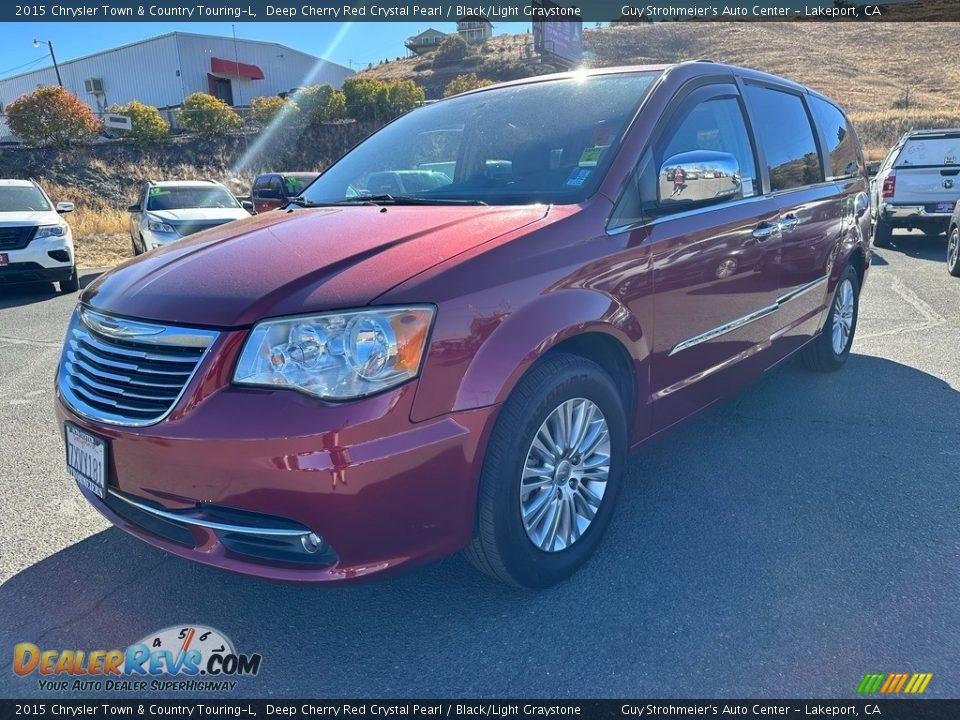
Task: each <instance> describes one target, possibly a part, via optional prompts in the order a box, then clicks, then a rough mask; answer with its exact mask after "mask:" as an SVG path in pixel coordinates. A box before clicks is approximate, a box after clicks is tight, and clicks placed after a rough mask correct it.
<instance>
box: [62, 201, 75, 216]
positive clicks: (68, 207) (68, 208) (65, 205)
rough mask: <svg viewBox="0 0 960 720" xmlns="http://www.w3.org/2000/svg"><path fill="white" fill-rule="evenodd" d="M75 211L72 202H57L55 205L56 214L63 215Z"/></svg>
mask: <svg viewBox="0 0 960 720" xmlns="http://www.w3.org/2000/svg"><path fill="white" fill-rule="evenodd" d="M75 209H76V206H75V205H74V204H73V203H72V202H58V203H57V212H58V213H60V214H61V215H63V214H64V213H72V212H73V211H74V210H75Z"/></svg>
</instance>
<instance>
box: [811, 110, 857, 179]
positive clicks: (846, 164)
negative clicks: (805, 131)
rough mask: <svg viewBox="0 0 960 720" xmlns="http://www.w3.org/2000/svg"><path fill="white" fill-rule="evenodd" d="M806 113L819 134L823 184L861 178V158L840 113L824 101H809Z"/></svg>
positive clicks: (854, 139) (854, 140)
mask: <svg viewBox="0 0 960 720" xmlns="http://www.w3.org/2000/svg"><path fill="white" fill-rule="evenodd" d="M809 102H810V110H811V111H812V112H813V117H814V118H815V119H816V122H817V125H819V126H820V131H821V132H822V133H823V137H824V142H826V147H825V148H824V151H825V154H826V157H825V158H824V160H825V161H826V166H827V167H826V171H827V180H840V179H843V178H849V177H854V176H856V175H858V174H859V175H862V174H863V170H864V169H863V166H862V162H863V160H862V157H861V154H860V151H859V149H858V148H857V141H856V138H855V135H854V133H853V128H852V127H851V125H850V122H849V121H848V120H847V118H846V116H845V115H844V114H843V112H842V111H841V110H840V109H839V108H838V107H836V106H835V105H833V104H832V103H829V102H827V101H826V100H821V99H820V98H817V97H811V98H809Z"/></svg>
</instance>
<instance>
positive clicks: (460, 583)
mask: <svg viewBox="0 0 960 720" xmlns="http://www.w3.org/2000/svg"><path fill="white" fill-rule="evenodd" d="M945 242H946V241H945V238H942V237H941V238H938V239H930V238H925V237H924V236H922V235H920V234H919V233H912V234H909V235H906V234H898V235H897V236H896V237H895V247H893V248H890V249H886V250H881V251H879V252H878V253H877V255H876V256H875V259H874V267H873V269H872V270H871V275H870V276H869V278H868V282H867V285H866V288H865V290H864V295H863V297H862V303H861V316H860V324H859V328H858V332H857V338H856V341H855V344H854V346H853V355H852V356H851V358H850V361H849V363H848V365H847V366H846V368H845V369H844V370H843V371H842V372H840V373H837V374H833V375H828V376H821V375H814V374H809V373H806V372H804V371H803V370H801V369H799V368H798V367H796V366H795V365H792V364H791V365H788V366H786V367H784V368H782V369H780V370H778V371H776V372H775V373H773V374H771V375H770V376H768V377H765V378H763V379H762V380H761V381H759V382H758V383H757V384H755V385H754V386H752V387H751V388H749V389H748V390H747V391H745V392H743V393H741V394H740V395H738V396H737V397H735V398H733V399H731V400H729V401H727V402H725V403H723V404H721V405H719V406H717V407H715V408H714V409H712V410H710V411H708V412H707V413H706V414H704V415H703V416H701V417H700V418H699V419H697V420H695V421H693V422H692V423H689V424H687V425H686V426H685V427H683V428H682V429H681V430H679V431H677V432H675V433H674V434H672V435H671V436H669V437H668V438H666V439H664V440H662V441H660V442H659V443H657V444H656V445H653V446H651V447H650V448H648V449H646V450H644V451H643V452H641V453H639V454H637V455H636V456H634V457H633V459H632V460H631V464H630V468H629V473H628V475H629V477H628V481H629V482H628V483H627V484H626V487H625V490H624V493H623V495H622V496H621V501H620V507H619V509H618V511H617V515H616V517H615V519H614V522H613V525H612V526H611V529H610V532H609V534H608V535H607V537H606V540H605V542H604V544H603V545H602V547H601V549H600V552H599V553H598V555H597V557H596V558H595V559H594V560H593V561H592V562H591V563H590V564H589V565H588V566H587V567H586V568H585V569H584V570H582V571H581V572H580V573H579V574H578V575H576V576H575V577H574V578H573V579H572V580H571V581H568V582H567V583H565V584H563V585H561V586H559V587H557V588H554V589H552V590H549V591H546V592H542V593H531V592H522V591H517V590H513V589H509V588H506V587H502V586H500V585H497V584H495V583H492V582H490V581H488V580H487V578H485V577H484V576H481V575H480V574H478V573H477V572H475V571H474V570H473V569H472V568H471V567H470V566H469V565H468V564H467V563H466V562H465V561H463V560H461V559H459V558H451V559H449V560H446V561H443V562H441V563H438V564H435V565H432V566H429V567H426V568H424V569H421V570H419V571H417V572H415V573H412V574H408V575H404V576H401V577H397V578H391V579H386V580H382V581H378V582H373V583H367V584H362V585H354V586H348V587H298V586H291V585H284V584H277V583H272V582H267V581H261V580H256V579H251V578H245V577H240V576H235V575H231V574H228V573H225V572H222V571H218V570H215V569H210V568H205V567H201V566H198V565H193V564H191V563H189V562H187V561H185V560H181V559H179V558H175V557H170V556H167V555H165V554H164V553H162V552H161V551H159V550H155V549H153V548H151V547H149V546H147V545H145V544H143V543H140V542H139V541H137V540H134V539H132V538H130V537H128V536H126V535H125V534H123V533H122V532H120V531H118V530H115V529H113V528H111V527H110V526H109V525H108V524H107V523H106V521H105V520H103V519H102V517H101V516H100V515H99V514H98V513H97V512H96V511H94V510H93V509H92V508H91V507H89V506H88V504H87V503H86V502H85V501H84V500H83V499H82V498H81V496H80V494H79V492H78V491H77V490H76V488H75V487H74V483H73V481H72V480H71V479H70V478H69V477H68V476H67V475H66V473H65V472H64V469H63V450H62V447H61V444H60V440H59V437H58V434H57V429H56V427H55V425H54V419H53V414H52V410H51V408H52V402H53V375H54V371H55V367H56V362H57V358H58V355H59V350H60V343H61V339H62V336H63V332H64V330H65V327H66V323H67V320H68V316H69V314H70V311H71V309H72V307H73V304H74V302H75V296H68V297H55V296H51V295H49V294H40V293H38V292H37V291H36V289H35V288H34V289H31V288H27V289H23V290H17V291H13V292H12V291H10V290H4V291H2V292H3V295H2V296H0V368H2V373H0V427H2V428H3V436H4V437H3V440H2V442H0V491H2V495H0V510H2V521H0V582H2V584H0V618H2V620H0V696H3V697H21V698H22V697H28V696H40V695H42V694H43V693H41V691H40V690H39V689H38V687H37V681H36V676H33V678H31V679H22V678H19V677H16V676H15V675H14V674H13V673H12V672H11V669H10V668H11V660H12V647H13V645H14V644H16V643H19V642H25V641H29V642H33V643H36V644H38V645H40V646H41V647H43V648H57V649H64V648H82V649H109V648H123V647H126V646H127V645H128V644H130V643H131V642H135V641H137V640H138V639H140V638H141V637H143V636H145V635H147V634H148V633H150V632H152V631H156V630H159V629H161V628H165V627H167V626H170V625H176V624H181V623H203V624H206V625H209V626H212V627H214V628H218V629H220V630H221V631H223V632H224V633H225V634H226V635H228V636H229V637H230V638H232V640H233V641H234V643H235V645H236V646H237V649H238V650H240V651H241V652H247V653H251V652H258V653H261V654H262V656H263V666H262V669H261V672H260V674H259V676H257V677H255V678H246V679H243V680H241V681H240V685H239V687H238V691H237V693H238V694H239V696H241V697H256V696H270V697H284V696H289V697H295V696H301V697H302V696H308V697H406V696H411V695H412V696H420V697H429V696H439V697H451V696H472V697H487V696H490V697H524V696H532V697H549V698H564V697H570V698H576V697H700V698H702V697H712V696H719V697H723V696H726V697H738V696H741V697H742V696H756V697H848V696H851V695H853V694H854V691H855V689H856V686H857V685H858V683H859V681H860V679H861V678H862V677H863V675H864V673H866V672H879V673H888V672H911V673H912V672H930V673H933V674H934V677H933V680H932V682H931V683H930V685H929V686H928V688H927V691H926V695H928V696H933V697H957V696H960V675H958V673H957V669H958V667H960V664H958V649H960V602H958V598H960V530H958V527H960V525H958V522H957V512H958V510H960V482H958V479H960V476H958V467H960V393H958V389H960V358H958V349H960V280H958V279H955V278H951V277H949V276H948V275H947V273H946V267H945V262H944V257H943V256H944V254H945V251H944V247H945ZM87 279H89V277H88V278H87Z"/></svg>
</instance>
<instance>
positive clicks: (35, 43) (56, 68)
mask: <svg viewBox="0 0 960 720" xmlns="http://www.w3.org/2000/svg"><path fill="white" fill-rule="evenodd" d="M40 43H46V44H47V47H48V48H50V59H51V60H53V70H54V72H56V73H57V85H59V86H60V87H63V80H61V79H60V66H59V65H57V56H56V55H54V54H53V42H52V41H51V40H34V41H33V46H34V47H35V48H38V47H40Z"/></svg>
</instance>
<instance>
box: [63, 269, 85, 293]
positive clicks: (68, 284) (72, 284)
mask: <svg viewBox="0 0 960 720" xmlns="http://www.w3.org/2000/svg"><path fill="white" fill-rule="evenodd" d="M79 289H80V275H79V274H78V273H77V266H76V265H74V266H73V270H71V271H70V277H69V278H67V279H66V280H61V281H60V294H61V295H69V294H71V293H75V292H77V291H78V290H79Z"/></svg>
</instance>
